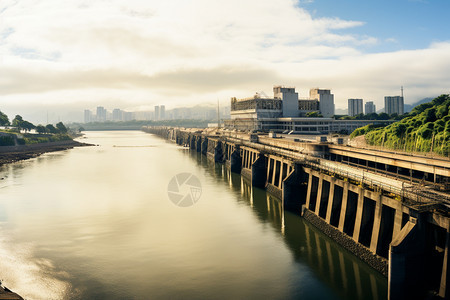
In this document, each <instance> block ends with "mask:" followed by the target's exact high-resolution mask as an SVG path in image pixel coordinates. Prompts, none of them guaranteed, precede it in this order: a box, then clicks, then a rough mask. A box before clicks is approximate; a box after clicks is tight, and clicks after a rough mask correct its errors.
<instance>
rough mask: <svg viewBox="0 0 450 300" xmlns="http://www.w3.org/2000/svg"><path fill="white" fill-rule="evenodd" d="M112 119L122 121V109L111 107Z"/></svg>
mask: <svg viewBox="0 0 450 300" xmlns="http://www.w3.org/2000/svg"><path fill="white" fill-rule="evenodd" d="M112 119H113V121H122V120H123V111H122V110H121V109H118V108H115V109H113V112H112Z"/></svg>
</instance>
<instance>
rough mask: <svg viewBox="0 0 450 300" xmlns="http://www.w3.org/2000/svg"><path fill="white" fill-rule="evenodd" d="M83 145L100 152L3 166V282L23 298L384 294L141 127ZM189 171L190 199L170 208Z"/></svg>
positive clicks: (340, 257)
mask: <svg viewBox="0 0 450 300" xmlns="http://www.w3.org/2000/svg"><path fill="white" fill-rule="evenodd" d="M81 141H84V142H88V143H93V144H97V145H98V146H96V147H81V148H75V149H71V150H67V151H61V152H55V153H48V154H45V155H42V156H40V157H38V158H35V159H31V160H27V161H22V162H18V163H14V164H10V165H5V166H3V167H1V168H0V178H2V180H0V278H1V279H3V281H4V284H5V285H6V286H7V287H9V288H10V289H12V290H14V291H15V292H17V293H18V294H20V295H21V296H23V297H24V298H27V299H178V298H183V299H262V298H264V299H386V295H387V279H386V278H384V277H383V276H381V275H380V274H378V273H377V272H376V271H374V270H372V269H371V268H370V267H368V266H367V265H366V264H364V263H363V262H361V261H360V260H359V259H358V258H356V257H354V256H353V255H351V254H350V253H349V252H347V251H346V250H344V249H343V248H342V247H340V246H339V245H337V244H336V243H334V242H333V241H331V240H330V239H328V238H327V237H325V236H324V235H323V234H321V233H320V232H318V231H317V230H316V229H315V228H314V227H312V226H311V225H310V224H308V223H307V222H306V221H304V220H303V219H302V218H301V217H299V216H298V215H295V214H292V213H289V212H284V211H283V209H282V208H281V204H280V202H279V200H277V199H275V198H273V197H272V196H270V195H268V194H267V193H266V192H265V191H264V190H261V189H257V188H252V187H251V186H250V185H249V184H248V183H247V181H246V180H244V179H243V178H241V176H239V175H238V174H234V173H230V172H229V171H228V170H227V169H226V168H225V166H224V165H220V164H214V163H211V162H208V161H207V159H206V157H205V156H202V155H200V154H198V153H192V152H189V150H187V149H184V148H180V147H179V146H177V145H175V144H172V143H169V142H167V141H165V140H162V139H160V138H159V137H156V136H153V135H150V134H146V133H143V132H140V131H110V132H108V131H104V132H87V133H86V136H85V138H84V139H82V140H81ZM179 174H181V175H179ZM183 174H184V175H183ZM186 176H188V177H189V178H191V179H198V181H195V182H194V183H193V184H191V186H195V188H196V189H195V194H193V195H194V196H193V199H191V200H193V201H191V202H182V201H178V200H177V201H175V200H174V198H173V195H187V194H189V191H190V190H189V189H187V185H186V184H184V185H182V184H181V183H182V181H180V179H182V178H185V177H186ZM175 179H177V180H178V183H179V190H178V191H176V190H175V191H174V185H173V184H174V182H176V181H174V180H175ZM175 186H176V184H175ZM194 200H195V201H194ZM183 203H184V205H183ZM186 203H187V205H186Z"/></svg>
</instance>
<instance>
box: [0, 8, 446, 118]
mask: <svg viewBox="0 0 450 300" xmlns="http://www.w3.org/2000/svg"><path fill="white" fill-rule="evenodd" d="M367 2H369V3H367ZM449 11H450V1H448V0H428V1H427V0H391V1H386V0H377V1H360V0H359V1H356V0H355V1H354V0H339V1H336V0H300V1H291V0H227V1H223V0H221V1H216V0H164V1H162V0H160V1H153V0H126V1H124V0H89V1H82V0H72V1H70V0H64V1H61V0H41V1H39V0H0V110H1V111H4V112H6V113H7V114H8V115H10V116H12V117H13V116H14V114H16V113H19V114H22V115H23V116H24V118H26V119H27V118H28V119H30V120H32V121H39V122H43V121H44V120H45V116H46V114H47V112H48V113H49V114H50V116H51V118H58V119H62V120H63V121H65V120H69V119H70V118H72V119H73V118H76V117H77V116H79V118H80V120H81V119H82V110H83V109H85V108H88V109H94V108H95V107H96V106H98V105H103V106H105V107H106V108H108V109H110V110H112V109H113V108H122V109H128V110H150V109H152V107H153V106H154V105H157V104H165V105H166V107H167V108H169V109H170V108H172V107H175V106H193V105H195V104H199V103H215V102H217V100H218V99H219V100H220V101H221V103H224V104H228V103H229V99H230V98H231V97H248V96H251V95H253V94H254V93H255V92H256V91H264V92H265V93H266V94H268V95H272V87H273V85H278V84H282V85H288V86H295V87H296V88H297V91H298V92H299V94H300V97H306V96H308V93H309V89H310V88H312V87H321V88H328V89H331V90H332V93H333V94H334V95H335V104H336V108H346V106H347V99H348V98H363V99H364V100H365V101H374V102H375V104H376V105H377V109H380V108H382V107H383V105H384V103H383V99H384V96H385V95H399V94H400V86H402V85H403V86H404V89H405V99H406V100H405V102H406V103H413V102H416V101H417V100H420V99H422V98H424V97H430V96H437V95H440V94H442V93H449V90H450V88H449V86H450V36H449V35H450V31H448V28H450V21H449V18H448V12H449ZM55 121H56V120H55Z"/></svg>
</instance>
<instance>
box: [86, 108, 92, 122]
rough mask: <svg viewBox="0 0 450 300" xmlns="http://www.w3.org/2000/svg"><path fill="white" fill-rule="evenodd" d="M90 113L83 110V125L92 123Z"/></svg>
mask: <svg viewBox="0 0 450 300" xmlns="http://www.w3.org/2000/svg"><path fill="white" fill-rule="evenodd" d="M92 119H93V118H92V111H90V110H89V109H85V110H84V123H90V122H92V121H93V120H92Z"/></svg>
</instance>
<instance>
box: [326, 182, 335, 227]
mask: <svg viewBox="0 0 450 300" xmlns="http://www.w3.org/2000/svg"><path fill="white" fill-rule="evenodd" d="M335 181H336V179H335V178H334V177H331V180H330V194H329V196H328V206H327V216H326V217H325V221H326V222H327V223H328V224H330V220H331V209H332V208H333V201H334V186H335Z"/></svg>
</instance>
